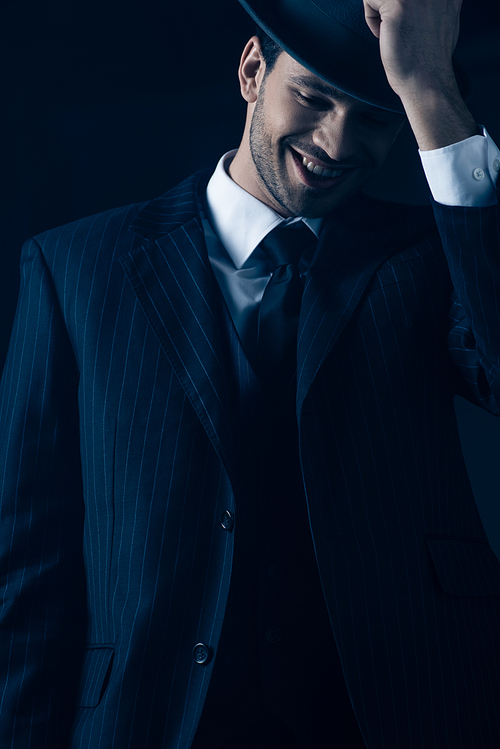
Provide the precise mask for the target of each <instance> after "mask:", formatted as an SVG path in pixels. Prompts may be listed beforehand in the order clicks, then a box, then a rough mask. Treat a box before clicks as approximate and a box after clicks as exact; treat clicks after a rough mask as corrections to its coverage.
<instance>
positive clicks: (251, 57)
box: [238, 36, 266, 104]
mask: <svg viewBox="0 0 500 749" xmlns="http://www.w3.org/2000/svg"><path fill="white" fill-rule="evenodd" d="M265 70H266V63H265V62H264V58H263V57H262V52H261V50H260V41H259V37H258V36H252V38H251V39H249V40H248V42H247V43H246V45H245V49H244V50H243V53H242V55H241V60H240V67H239V68H238V78H239V81H240V90H241V95H242V97H243V98H244V99H245V101H246V102H247V103H248V104H253V103H254V102H255V101H257V95H258V93H259V88H260V84H261V83H262V79H263V78H264V73H265Z"/></svg>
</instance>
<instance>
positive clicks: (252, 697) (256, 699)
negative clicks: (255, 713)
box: [248, 689, 264, 707]
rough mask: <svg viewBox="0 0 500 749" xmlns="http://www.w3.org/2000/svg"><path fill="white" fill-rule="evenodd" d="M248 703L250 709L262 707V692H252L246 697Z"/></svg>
mask: <svg viewBox="0 0 500 749" xmlns="http://www.w3.org/2000/svg"><path fill="white" fill-rule="evenodd" d="M248 701H249V703H250V704H251V706H252V707H262V705H263V704H264V696H263V694H262V692H259V690H258V689H256V690H255V691H254V692H252V693H251V694H249V695H248Z"/></svg>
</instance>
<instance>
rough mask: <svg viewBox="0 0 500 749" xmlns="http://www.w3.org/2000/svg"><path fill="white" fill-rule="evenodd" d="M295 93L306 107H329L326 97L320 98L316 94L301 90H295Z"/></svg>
mask: <svg viewBox="0 0 500 749" xmlns="http://www.w3.org/2000/svg"><path fill="white" fill-rule="evenodd" d="M294 93H295V97H296V98H297V99H298V100H299V102H300V103H301V104H303V105H304V106H306V107H310V108H311V109H328V106H329V105H328V102H326V101H325V100H324V99H318V98H317V97H315V96H307V95H306V94H303V93H302V92H301V91H295V92H294Z"/></svg>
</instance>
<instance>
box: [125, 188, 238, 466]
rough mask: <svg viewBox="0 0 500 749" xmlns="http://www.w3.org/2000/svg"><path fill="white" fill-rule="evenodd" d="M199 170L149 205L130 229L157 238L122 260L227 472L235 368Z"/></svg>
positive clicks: (143, 306)
mask: <svg viewBox="0 0 500 749" xmlns="http://www.w3.org/2000/svg"><path fill="white" fill-rule="evenodd" d="M206 177H207V175H206V174H202V175H194V177H192V178H190V179H189V180H187V181H186V182H185V183H183V184H182V185H180V186H179V187H178V188H176V189H175V190H174V191H171V192H170V193H167V194H166V195H165V196H162V197H161V198H159V199H158V200H155V201H153V202H152V203H149V204H148V205H147V206H146V207H145V209H143V211H142V212H141V213H140V214H139V215H138V217H137V218H136V220H135V221H134V223H133V224H132V226H131V227H130V229H131V230H132V231H134V232H135V233H136V234H139V235H140V236H141V237H147V238H148V239H149V240H150V241H149V242H147V243H146V244H144V245H142V246H140V247H138V248H136V249H134V250H132V251H131V252H129V253H127V254H126V255H124V256H123V257H122V258H120V261H121V263H122V265H123V267H124V269H125V272H126V273H127V276H128V278H129V280H130V282H131V284H132V286H133V288H134V290H135V293H136V294H137V297H138V299H139V302H140V303H141V305H142V308H143V310H144V312H145V314H146V316H147V318H148V320H149V322H150V324H151V326H152V327H153V329H154V331H155V333H156V335H157V337H158V339H159V341H160V344H161V346H162V348H163V350H164V352H165V354H166V355H167V357H168V359H169V361H170V363H171V365H172V367H173V369H174V371H175V372H176V374H177V377H178V378H179V380H180V382H181V384H182V386H183V387H184V390H185V391H186V394H187V395H188V397H189V399H190V401H191V403H192V405H193V407H194V409H195V411H196V413H197V414H198V417H199V418H200V421H201V422H202V424H203V426H204V428H205V430H206V432H207V434H208V436H209V438H210V440H211V441H212V444H213V446H214V448H215V450H216V451H217V453H218V454H219V457H220V459H221V460H222V462H223V463H224V466H225V468H226V470H227V471H228V473H230V470H231V466H232V462H233V461H232V444H233V441H232V437H231V427H230V418H229V416H230V411H229V392H230V391H229V383H228V380H227V371H228V367H227V366H226V365H225V363H224V361H225V348H224V345H223V337H222V331H221V324H220V318H219V314H218V312H219V310H220V304H221V300H220V294H219V291H218V286H217V282H216V280H215V277H214V276H213V273H212V270H211V267H210V263H209V260H208V256H207V250H206V245H205V238H204V234H203V230H202V226H201V218H200V205H199V203H198V201H197V193H198V191H199V190H200V189H204V186H205V185H206Z"/></svg>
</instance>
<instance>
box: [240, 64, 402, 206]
mask: <svg viewBox="0 0 500 749" xmlns="http://www.w3.org/2000/svg"><path fill="white" fill-rule="evenodd" d="M261 75H262V74H261ZM256 80H257V83H258V94H257V99H256V101H255V103H254V104H253V112H252V114H251V120H250V127H249V132H248V141H249V143H248V145H249V151H250V155H251V163H250V164H247V169H248V168H250V169H251V170H253V174H252V175H247V177H249V178H250V181H252V180H253V184H252V185H250V187H253V189H249V186H248V185H247V186H245V185H244V184H243V185H242V186H243V187H245V189H247V190H249V192H252V194H254V195H256V197H259V198H260V199H261V200H263V201H264V202H265V203H267V204H268V205H270V206H271V207H272V208H274V209H275V210H276V211H277V212H278V213H280V214H282V215H287V216H290V215H293V216H296V215H300V216H308V217H310V218H316V217H320V216H324V215H326V214H327V213H329V212H330V211H331V210H332V209H333V208H335V207H336V206H338V205H340V204H341V203H342V202H344V201H345V200H347V199H348V198H350V197H351V196H352V195H354V193H356V192H357V191H358V190H359V189H360V188H361V187H362V185H364V184H365V183H366V182H367V181H368V180H369V179H370V178H371V177H372V176H373V175H374V174H375V173H376V172H377V171H378V170H379V169H380V167H381V166H382V164H383V162H384V160H385V158H386V156H387V154H388V152H389V149H390V147H391V145H392V143H393V141H394V139H395V137H396V135H397V133H398V132H399V130H400V128H401V126H402V123H403V116H402V115H398V114H394V113H392V112H387V111H385V110H383V109H379V108H377V107H373V106H371V105H368V104H364V103H363V102H360V101H358V100H357V99H354V98H352V97H350V96H347V95H346V94H343V93H342V92H340V91H337V90H336V89H334V88H333V87H332V86H330V85H329V84H327V83H325V82H324V81H323V80H322V79H321V78H318V77H317V76H315V75H313V74H312V73H310V72H309V71H308V70H307V69H306V68H304V67H303V66H302V65H300V64H299V63H298V62H296V61H295V60H294V59H293V58H291V57H290V56H289V55H288V54H286V53H285V52H283V53H282V54H281V55H280V56H279V57H278V59H277V61H276V64H275V67H274V68H273V69H272V70H271V72H270V73H269V74H268V75H267V76H265V77H264V76H262V77H261V80H260V82H259V81H258V77H257V79H256ZM312 169H314V171H311V170H312ZM237 181H238V180H237ZM248 184H250V182H249V183H248Z"/></svg>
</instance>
